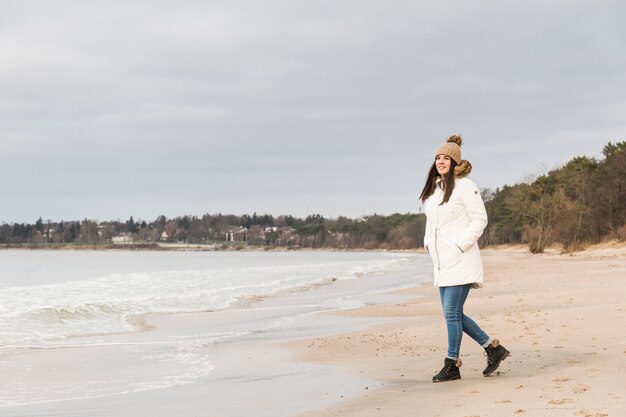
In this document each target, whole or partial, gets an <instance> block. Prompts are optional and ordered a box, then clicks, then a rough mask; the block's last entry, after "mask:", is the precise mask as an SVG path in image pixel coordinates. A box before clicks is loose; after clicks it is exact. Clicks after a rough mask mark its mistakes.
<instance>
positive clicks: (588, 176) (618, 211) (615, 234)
mask: <svg viewBox="0 0 626 417" xmlns="http://www.w3.org/2000/svg"><path fill="white" fill-rule="evenodd" d="M483 194H484V198H485V200H486V203H485V206H486V208H487V213H488V215H489V225H488V226H487V229H486V230H485V233H484V234H483V236H482V237H481V243H482V244H483V245H495V244H507V243H527V244H528V245H529V247H530V250H531V251H532V252H533V253H541V252H543V251H544V249H545V248H546V246H548V245H549V244H552V243H558V244H562V245H563V247H564V248H565V249H566V250H568V251H573V250H578V249H582V248H584V247H586V246H588V245H589V244H594V243H599V242H601V241H602V240H605V239H616V240H620V241H623V240H624V239H626V142H617V143H611V142H609V143H608V144H607V145H606V146H604V148H603V150H602V157H601V158H590V157H587V156H579V157H576V158H573V159H572V160H571V161H569V162H567V163H566V164H565V165H564V166H562V167H560V168H558V169H554V170H552V171H549V172H548V173H547V174H545V175H540V176H538V177H537V178H535V179H534V180H532V181H528V182H524V183H520V184H515V185H513V186H504V187H502V188H501V189H497V190H496V191H495V192H491V191H488V190H487V191H485V192H484V193H483Z"/></svg>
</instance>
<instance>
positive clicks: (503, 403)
mask: <svg viewBox="0 0 626 417" xmlns="http://www.w3.org/2000/svg"><path fill="white" fill-rule="evenodd" d="M482 253H483V260H484V265H485V277H486V278H485V287H484V288H482V289H479V290H472V292H471V293H470V297H469V299H468V302H467V303H466V309H465V311H466V314H468V315H470V316H471V317H473V318H474V319H475V320H477V321H478V322H479V324H480V325H481V326H483V328H484V329H485V330H486V331H487V332H488V333H489V334H490V335H491V336H492V337H496V338H499V339H500V340H501V341H502V343H503V344H504V345H505V346H506V347H507V348H508V349H509V350H510V351H511V354H512V356H510V357H509V358H508V359H507V360H506V361H504V362H503V363H502V364H501V366H500V369H499V374H498V375H494V376H492V377H488V378H485V377H483V376H482V373H481V372H482V369H483V368H484V367H485V363H486V359H485V357H484V356H483V349H482V348H481V347H480V346H478V345H477V344H475V342H474V341H472V340H471V339H469V337H464V339H463V344H462V348H461V358H462V360H463V366H462V368H461V375H462V379H461V380H457V381H452V382H447V383H439V384H433V383H432V382H431V377H432V375H434V374H435V373H436V372H437V371H438V370H439V369H440V368H441V366H442V362H443V358H444V356H445V352H446V333H445V326H444V322H443V318H442V315H441V311H440V305H439V299H438V295H437V292H436V290H435V289H434V288H433V287H432V286H430V285H424V286H420V287H418V288H416V289H414V290H410V291H411V294H413V295H414V301H412V302H409V303H401V304H392V305H386V306H375V307H371V308H370V307H365V308H361V309H356V310H351V311H347V312H341V313H335V314H341V315H350V316H353V317H359V318H364V317H372V318H374V317H395V318H396V319H397V321H395V322H393V323H392V324H385V325H380V326H376V327H373V328H370V329H368V330H367V331H358V332H354V333H349V334H342V335H337V336H332V337H323V338H315V339H310V340H303V341H298V342H295V343H289V344H288V347H289V348H290V349H292V351H293V352H294V360H295V361H301V362H305V363H307V362H308V363H321V364H325V365H334V366H337V367H339V368H341V369H343V371H344V372H346V373H348V374H350V375H356V376H360V377H364V378H368V379H370V380H375V381H377V382H376V383H375V384H368V385H366V384H364V385H363V387H362V393H361V395H359V396H358V398H356V399H349V400H344V399H342V393H341V392H334V393H333V394H335V395H336V397H337V402H336V403H335V405H333V406H332V407H327V408H325V409H322V410H317V411H315V412H308V413H305V414H301V416H299V417H327V416H359V417H366V416H394V417H402V416H421V417H427V416H428V417H430V416H432V417H435V416H440V417H478V416H480V417H490V416H493V417H502V416H583V417H606V416H623V415H626V394H624V392H625V388H626V374H625V371H626V369H625V368H626V365H625V360H626V336H625V335H624V329H625V328H626V285H624V284H625V283H626V247H625V246H623V245H608V246H606V245H605V246H604V247H595V248H591V249H589V250H587V251H584V252H578V253H575V254H573V255H568V254H559V253H558V252H557V251H550V252H549V253H546V254H543V255H531V254H530V253H528V251H527V250H526V249H524V248H508V249H496V250H485V251H483V252H482Z"/></svg>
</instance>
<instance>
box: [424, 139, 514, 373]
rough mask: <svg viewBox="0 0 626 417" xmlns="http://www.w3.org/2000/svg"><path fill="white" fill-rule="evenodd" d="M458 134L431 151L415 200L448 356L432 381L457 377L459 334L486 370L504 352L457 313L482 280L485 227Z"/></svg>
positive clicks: (482, 207)
mask: <svg viewBox="0 0 626 417" xmlns="http://www.w3.org/2000/svg"><path fill="white" fill-rule="evenodd" d="M461 143H462V138H461V137H460V136H457V135H454V136H450V137H449V138H448V140H447V142H446V143H444V144H443V145H441V146H440V147H439V149H438V150H437V153H436V156H435V162H434V163H433V165H432V167H431V168H430V171H429V173H428V178H427V179H426V184H425V185H424V189H423V190H422V194H421V196H420V199H421V200H422V203H423V204H424V211H425V213H426V232H425V235H424V247H425V248H426V250H427V251H428V252H429V253H430V256H431V258H432V260H433V263H434V270H435V271H434V280H435V286H436V287H439V296H440V297H441V304H442V306H443V314H444V318H445V320H446V326H447V328H448V355H447V357H446V358H445V360H444V366H443V369H442V370H441V372H439V373H438V374H437V375H435V376H434V377H433V382H443V381H452V380H455V379H460V378H461V373H460V371H459V368H460V367H461V360H460V359H459V355H460V349H461V337H462V336H463V332H465V333H467V334H468V335H469V336H470V337H471V338H472V339H474V340H475V341H476V342H478V344H480V345H481V346H482V347H484V348H485V352H486V354H487V367H486V368H485V370H484V371H483V375H484V376H489V375H491V374H492V373H493V372H494V371H495V370H496V369H497V368H498V366H499V365H500V362H501V361H502V360H504V359H505V358H506V357H507V356H509V351H508V350H506V349H505V348H504V347H503V346H502V345H500V342H499V341H498V340H497V339H491V338H490V337H489V335H487V334H486V333H485V332H484V331H483V330H482V329H481V328H480V327H479V326H478V325H477V324H476V322H474V321H473V320H472V319H471V318H469V317H468V316H466V315H465V314H463V304H464V303H465V300H466V299H467V295H468V294H469V291H470V288H480V287H482V284H483V265H482V260H481V258H480V252H479V250H478V243H477V241H478V238H479V237H480V235H481V234H482V233H483V230H484V229H485V226H487V213H486V211H485V205H484V204H483V201H482V198H481V195H480V191H479V190H478V187H476V184H474V182H473V181H472V180H470V179H469V178H466V177H467V175H468V174H469V173H470V171H471V170H472V165H471V164H470V163H469V162H468V161H466V160H464V159H461Z"/></svg>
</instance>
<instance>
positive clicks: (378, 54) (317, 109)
mask: <svg viewBox="0 0 626 417" xmlns="http://www.w3.org/2000/svg"><path fill="white" fill-rule="evenodd" d="M625 4H626V3H624V2H620V1H602V0H597V1H593V2H592V1H545V0H541V1H538V0H529V1H525V2H512V1H501V0H499V1H496V0H493V1H472V2H467V1H454V2H444V1H440V0H439V1H421V0H407V1H369V0H358V1H357V0H354V1H337V0H333V1H326V0H314V1H313V0H311V1H309V0H307V1H298V0H284V1H275V0H271V1H258V0H257V1H236V0H235V1H233V0H228V1H191V0H177V1H165V0H149V1H148V0H134V1H116V0H109V1H106V2H102V1H86V0H76V1H69V0H56V1H43V0H38V1H34V0H31V1H28V0H22V1H20V2H2V11H1V12H0V54H1V55H0V158H1V161H2V163H0V186H1V187H2V188H1V189H2V202H1V204H0V222H2V221H4V222H34V221H36V220H37V218H38V217H40V216H41V217H43V219H44V220H46V219H52V220H54V221H59V220H61V219H65V220H72V219H76V220H78V219H84V218H90V219H97V220H100V221H103V220H109V219H122V220H125V219H128V218H129V217H130V216H131V215H132V216H134V218H135V219H146V220H152V219H154V218H156V217H157V216H158V215H159V214H165V215H166V216H168V217H173V216H178V215H184V214H195V215H202V214H204V213H207V212H208V213H218V212H221V213H232V214H244V213H250V214H251V213H252V212H257V213H259V214H262V213H270V214H273V215H280V214H293V215H296V216H305V215H306V214H307V213H309V214H313V213H320V214H323V215H325V216H328V217H336V216H339V215H347V216H350V217H356V216H361V215H367V214H373V213H379V214H390V213H394V212H403V213H404V212H417V211H418V210H419V204H418V199H417V196H418V194H419V191H420V190H421V188H422V186H423V182H424V179H425V177H426V173H427V171H428V168H429V166H430V165H431V164H432V161H433V158H434V152H435V150H436V148H437V147H438V146H439V145H440V144H441V143H443V141H444V140H445V138H446V137H447V136H448V135H450V134H452V133H460V134H461V135H463V137H464V146H463V148H462V150H463V158H465V159H468V160H469V161H470V162H471V163H472V165H473V166H474V171H473V173H472V175H471V178H473V180H474V181H475V182H476V183H477V184H478V185H479V186H480V187H482V188H492V189H495V188H496V187H501V186H502V185H505V184H514V183H516V182H520V181H522V180H524V179H525V178H528V177H529V176H531V175H535V174H540V173H542V172H545V171H546V170H548V169H551V168H555V167H557V166H559V165H560V164H563V163H565V162H567V161H568V160H569V159H571V158H572V157H574V156H579V155H588V156H595V157H599V156H600V154H601V150H602V147H603V146H604V145H605V144H606V143H607V142H608V141H619V140H626V116H625V115H626V26H625V25H624V24H623V18H624V16H626V6H625Z"/></svg>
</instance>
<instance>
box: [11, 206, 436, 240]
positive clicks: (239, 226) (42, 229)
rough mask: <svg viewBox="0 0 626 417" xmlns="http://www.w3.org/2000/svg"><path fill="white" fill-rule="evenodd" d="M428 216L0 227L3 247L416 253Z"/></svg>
mask: <svg viewBox="0 0 626 417" xmlns="http://www.w3.org/2000/svg"><path fill="white" fill-rule="evenodd" d="M424 224H425V217H424V215H423V214H393V215H390V216H382V215H376V214H375V215H372V216H366V217H362V218H358V219H350V218H347V217H343V216H342V217H339V218H337V219H327V218H324V217H323V216H322V215H319V214H314V215H309V216H307V217H306V218H304V219H302V218H297V217H294V216H291V215H286V216H278V217H274V216H272V215H270V214H264V215H257V214H256V213H254V214H252V215H248V214H245V215H243V216H235V215H230V214H226V215H223V214H205V215H203V216H191V215H185V216H179V217H175V218H167V217H165V216H158V217H157V218H156V219H155V220H153V221H146V220H135V219H134V218H133V217H132V216H131V217H130V218H129V219H128V220H126V221H119V220H117V221H106V222H97V221H95V220H89V219H84V220H82V221H60V222H53V221H51V220H46V221H44V220H43V219H42V218H39V219H38V220H37V221H36V222H35V223H34V224H28V223H14V224H6V223H4V224H2V225H0V244H5V245H23V244H30V245H35V246H39V245H48V244H89V245H98V244H112V243H124V244H128V243H133V244H151V243H156V242H176V243H189V244H213V245H215V244H220V245H227V246H228V245H230V246H233V245H234V246H237V245H255V246H270V247H272V246H274V247H293V248H299V247H304V248H337V249H411V248H415V247H419V246H420V245H421V244H422V236H423V233H424Z"/></svg>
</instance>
